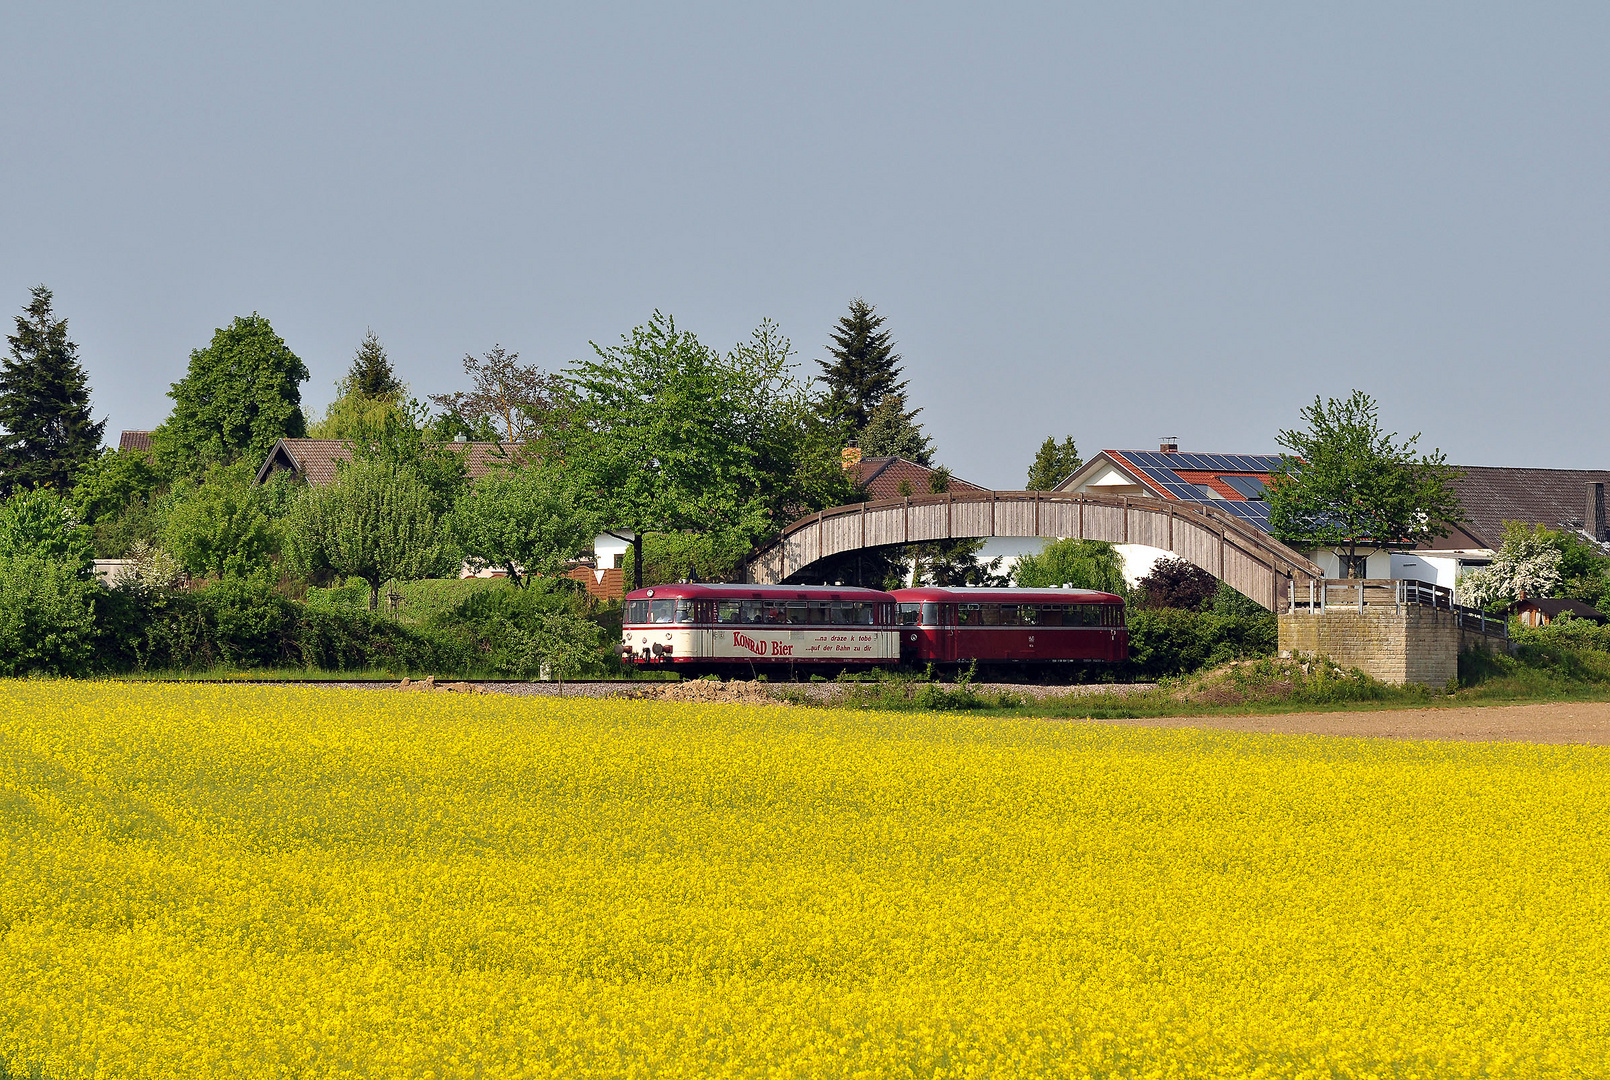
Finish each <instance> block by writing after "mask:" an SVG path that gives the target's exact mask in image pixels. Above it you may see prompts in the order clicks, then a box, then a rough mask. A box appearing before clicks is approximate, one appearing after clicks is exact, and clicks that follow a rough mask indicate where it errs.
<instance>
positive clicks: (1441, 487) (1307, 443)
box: [1269, 390, 1464, 556]
mask: <svg viewBox="0 0 1610 1080" xmlns="http://www.w3.org/2000/svg"><path fill="white" fill-rule="evenodd" d="M1302 418H1303V420H1304V421H1305V422H1306V424H1307V425H1308V426H1307V429H1306V430H1302V431H1297V430H1292V431H1282V432H1281V433H1280V434H1279V436H1278V437H1277V440H1276V441H1277V442H1279V444H1280V445H1281V446H1282V447H1284V448H1286V449H1287V450H1289V451H1291V456H1288V457H1285V458H1284V459H1283V462H1284V463H1283V468H1282V471H1281V472H1280V473H1278V474H1277V475H1276V476H1275V478H1274V487H1273V488H1272V490H1271V491H1270V492H1269V527H1270V532H1272V533H1273V534H1274V535H1275V536H1276V537H1278V538H1279V539H1281V540H1284V541H1286V542H1287V543H1288V544H1292V545H1294V546H1297V547H1302V548H1315V547H1336V548H1344V549H1346V552H1347V554H1348V555H1349V556H1356V554H1357V551H1358V548H1359V547H1360V546H1363V547H1375V546H1392V547H1413V546H1415V545H1416V544H1419V543H1422V542H1424V541H1427V540H1430V539H1431V538H1432V537H1436V536H1447V535H1448V529H1449V527H1450V526H1452V525H1457V524H1458V523H1459V522H1461V521H1462V520H1464V513H1463V511H1462V510H1461V509H1460V506H1459V497H1458V495H1456V494H1455V493H1454V490H1453V481H1454V480H1455V479H1456V478H1457V477H1458V475H1459V474H1458V471H1457V470H1455V469H1452V468H1450V467H1449V466H1448V463H1447V458H1446V457H1445V456H1444V455H1443V453H1442V452H1441V451H1440V450H1439V451H1434V452H1433V453H1431V454H1429V455H1428V454H1418V455H1417V454H1416V453H1415V444H1416V443H1417V442H1418V441H1419V438H1420V436H1419V435H1414V436H1411V437H1410V438H1408V439H1406V440H1403V441H1401V442H1400V441H1399V440H1398V437H1397V434H1396V432H1393V433H1390V434H1389V433H1387V432H1384V431H1382V430H1381V425H1380V420H1379V417H1378V415H1377V408H1376V404H1375V401H1374V400H1373V399H1372V398H1370V397H1369V395H1367V394H1364V393H1363V392H1361V391H1358V390H1355V391H1353V394H1352V396H1351V397H1349V398H1347V399H1346V400H1342V401H1339V400H1337V399H1335V398H1332V399H1330V400H1329V401H1321V400H1320V399H1319V398H1315V399H1314V403H1313V404H1312V405H1310V406H1307V407H1306V408H1304V409H1303V410H1302Z"/></svg>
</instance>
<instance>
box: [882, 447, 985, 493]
mask: <svg viewBox="0 0 1610 1080" xmlns="http://www.w3.org/2000/svg"><path fill="white" fill-rule="evenodd" d="M850 472H851V477H852V479H854V480H855V486H856V487H858V488H860V489H861V490H863V491H865V492H866V493H867V497H868V498H870V499H873V500H878V499H898V498H900V482H901V481H902V480H904V481H905V482H906V483H907V484H909V485H910V486H911V493H912V494H913V495H926V494H928V481H929V477H931V476H933V474H934V470H932V469H930V468H927V467H926V466H923V465H918V464H917V463H916V462H915V461H907V460H906V459H905V458H903V457H870V458H862V459H861V460H860V461H859V462H857V463H856V464H855V466H854V467H853V468H852V469H851V470H850ZM949 490H951V491H987V490H988V489H987V488H981V487H979V486H978V485H977V484H970V483H968V482H967V481H966V480H963V479H961V478H960V477H957V476H952V477H951V478H950V488H949Z"/></svg>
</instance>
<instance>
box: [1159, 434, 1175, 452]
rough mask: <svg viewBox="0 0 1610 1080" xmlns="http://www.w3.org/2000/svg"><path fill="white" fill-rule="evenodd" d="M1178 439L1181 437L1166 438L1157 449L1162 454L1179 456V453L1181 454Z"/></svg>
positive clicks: (1171, 436)
mask: <svg viewBox="0 0 1610 1080" xmlns="http://www.w3.org/2000/svg"><path fill="white" fill-rule="evenodd" d="M1178 438H1179V436H1177V435H1170V436H1168V437H1167V438H1165V439H1164V440H1163V441H1162V443H1161V444H1160V445H1159V446H1158V447H1157V449H1158V450H1159V451H1161V452H1162V453H1165V454H1177V453H1179V452H1180V444H1179V442H1178V441H1177V439H1178Z"/></svg>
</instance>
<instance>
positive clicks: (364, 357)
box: [341, 330, 404, 402]
mask: <svg viewBox="0 0 1610 1080" xmlns="http://www.w3.org/2000/svg"><path fill="white" fill-rule="evenodd" d="M341 389H342V392H343V393H348V394H350V393H356V394H358V395H359V396H360V397H365V398H368V399H369V400H370V401H392V402H395V401H396V400H397V399H398V398H400V397H402V392H403V389H404V387H403V384H402V382H401V381H400V380H399V379H398V378H397V373H396V371H394V370H393V369H392V366H391V360H390V358H388V357H387V356H386V347H385V346H384V345H382V344H380V339H379V338H378V337H376V336H375V332H374V331H373V330H369V331H367V332H365V333H364V335H363V343H362V344H361V345H359V346H358V353H357V355H356V356H354V357H353V358H352V367H351V368H349V369H348V370H347V377H346V380H345V382H344V383H343V384H342V386H341Z"/></svg>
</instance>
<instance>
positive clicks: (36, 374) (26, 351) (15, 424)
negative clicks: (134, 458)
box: [0, 285, 106, 495]
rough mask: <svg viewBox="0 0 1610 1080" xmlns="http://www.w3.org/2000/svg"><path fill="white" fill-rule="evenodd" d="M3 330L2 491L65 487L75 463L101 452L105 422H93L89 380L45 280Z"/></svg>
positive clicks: (0, 400) (0, 401)
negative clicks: (6, 351) (9, 330)
mask: <svg viewBox="0 0 1610 1080" xmlns="http://www.w3.org/2000/svg"><path fill="white" fill-rule="evenodd" d="M32 297H33V299H32V300H31V301H30V302H29V304H28V307H27V308H26V309H25V311H26V314H24V315H19V316H17V332H16V333H15V334H11V335H7V337H6V340H7V341H8V342H10V344H11V355H10V357H9V358H7V359H6V360H5V361H4V362H3V363H0V493H3V494H5V495H10V494H11V493H12V492H14V491H17V490H19V489H28V488H34V487H39V486H41V485H44V484H49V485H51V486H53V487H55V488H56V490H57V491H62V492H65V491H67V490H68V489H70V488H71V487H72V486H73V478H74V476H75V475H76V474H77V472H78V470H79V468H80V467H81V466H82V465H83V464H84V463H85V462H87V461H89V460H90V459H91V458H93V457H95V455H96V454H97V453H99V452H100V446H101V433H102V431H104V430H105V428H106V421H104V420H103V421H101V422H100V423H98V424H97V423H94V422H93V418H92V417H91V415H90V410H89V379H88V377H87V376H86V375H85V374H84V369H83V367H82V366H81V365H80V364H79V362H78V346H77V345H74V344H73V343H72V341H70V340H69V339H68V337H67V320H66V319H57V318H56V317H55V313H54V312H53V311H52V310H51V293H50V290H49V289H47V288H45V286H43V285H36V286H34V288H33V290H32Z"/></svg>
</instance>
